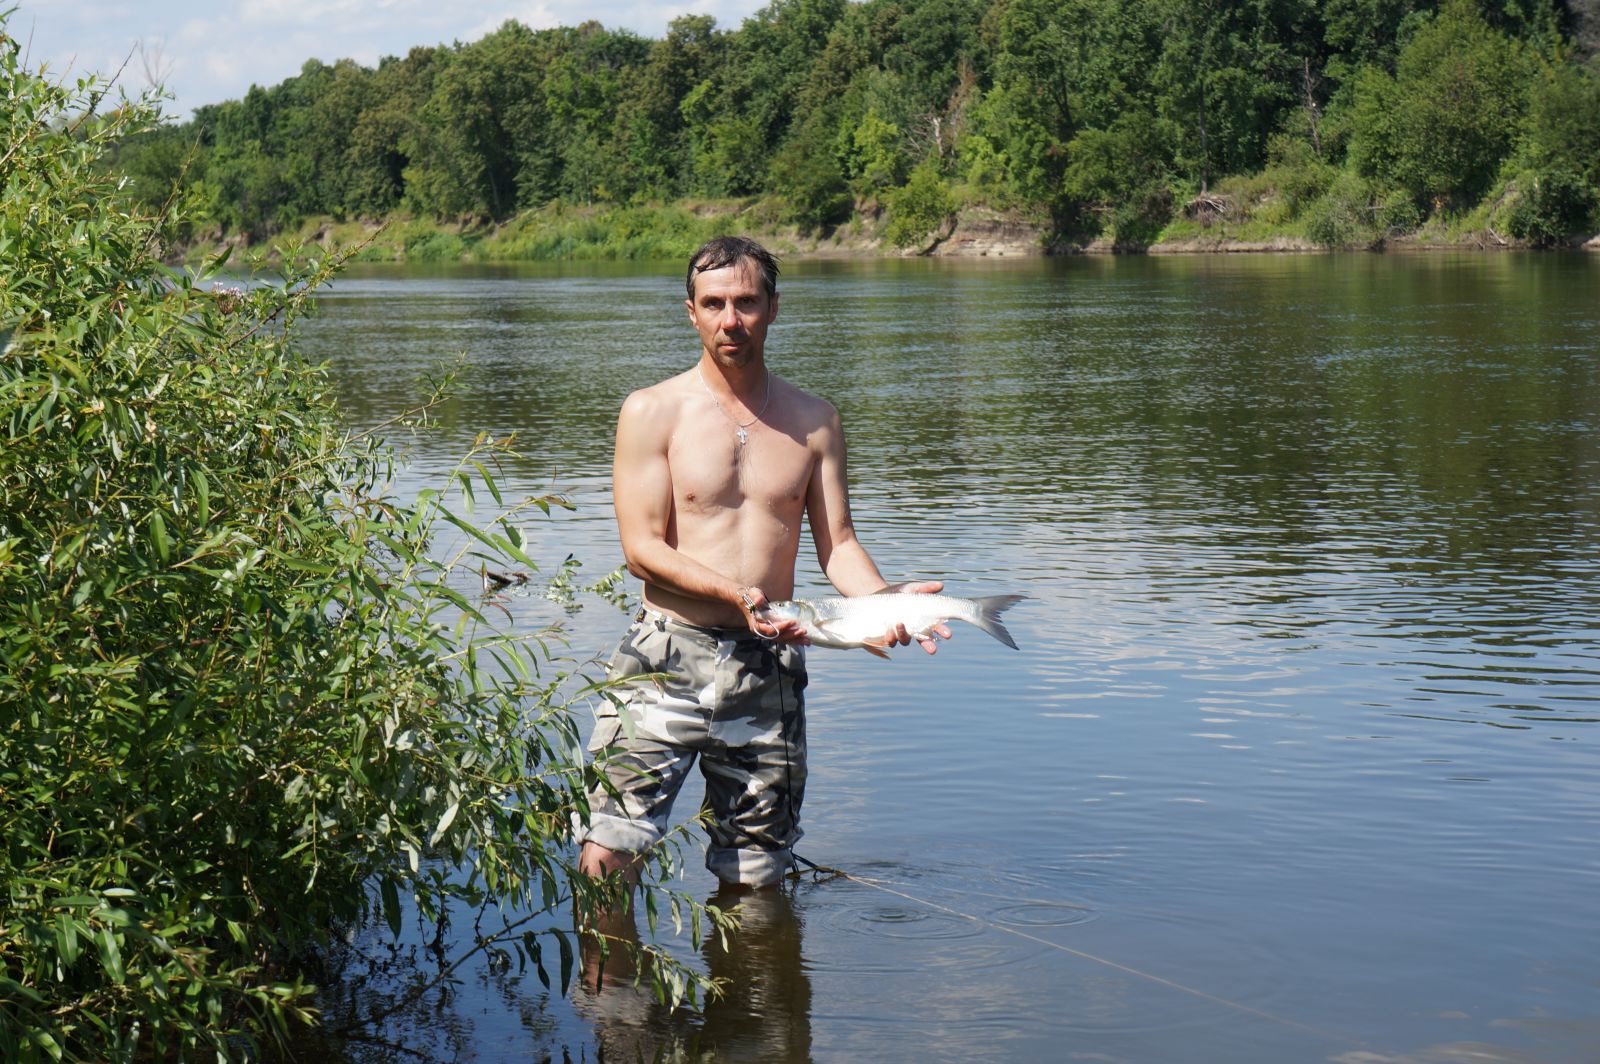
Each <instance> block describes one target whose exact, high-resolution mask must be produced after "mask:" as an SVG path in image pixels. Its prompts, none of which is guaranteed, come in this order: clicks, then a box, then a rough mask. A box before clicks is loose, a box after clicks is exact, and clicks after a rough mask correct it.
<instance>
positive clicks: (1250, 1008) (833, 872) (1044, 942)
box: [789, 854, 1360, 1045]
mask: <svg viewBox="0 0 1600 1064" xmlns="http://www.w3.org/2000/svg"><path fill="white" fill-rule="evenodd" d="M793 856H794V859H795V860H796V861H798V862H799V863H800V864H803V865H805V866H806V868H808V869H810V870H811V872H813V873H815V874H818V875H825V876H828V877H830V878H833V879H848V880H849V881H850V882H852V883H860V884H861V885H862V886H867V887H871V888H873V889H874V890H881V891H883V892H884V893H885V894H893V895H894V896H895V897H897V898H904V899H905V900H906V901H909V902H914V903H915V904H917V905H925V906H927V907H928V908H930V909H934V910H937V911H938V912H942V913H947V914H949V915H950V916H957V917H960V918H961V919H963V920H969V921H971V922H972V923H975V924H977V925H978V926H980V927H986V928H989V929H990V930H992V931H1000V932H1003V933H1004V934H1008V935H1014V936H1016V937H1017V938H1020V939H1024V940H1026V941H1028V942H1032V943H1034V944H1036V945H1040V946H1046V947H1048V948H1050V949H1053V950H1057V951H1059V952H1061V953H1066V954H1070V955H1071V956H1074V957H1077V958H1079V959H1081V960H1086V961H1093V962H1094V963H1095V964H1100V965H1104V966H1105V967H1107V968H1112V969H1115V970H1116V971H1119V972H1124V973H1126V974H1128V975H1132V976H1137V977H1138V978H1140V979H1144V980H1146V981H1148V982H1151V983H1155V984H1157V985H1159V986H1164V987H1167V988H1168V989H1170V990H1176V991H1179V992H1180V993H1184V994H1188V995H1189V996H1191V997H1196V998H1199V999H1200V1000H1201V1001H1208V1002H1210V1003H1211V1004H1213V1005H1221V1006H1223V1007H1224V1008H1229V1009H1233V1010H1235V1011H1237V1012H1243V1013H1247V1014H1248V1015H1251V1016H1255V1017H1258V1018H1260V1019H1263V1020H1270V1021H1272V1022H1273V1023H1276V1024H1281V1025H1282V1026H1284V1027H1292V1028H1295V1029H1296V1030H1301V1031H1307V1032H1309V1033H1311V1034H1314V1035H1317V1036H1318V1037H1319V1038H1325V1039H1327V1040H1328V1041H1330V1042H1338V1043H1340V1044H1343V1045H1348V1044H1349V1043H1350V1039H1348V1038H1345V1037H1344V1036H1342V1035H1337V1034H1334V1033H1333V1032H1332V1031H1325V1030H1323V1029H1322V1028H1320V1027H1313V1026H1312V1025H1311V1024H1309V1023H1301V1022H1300V1021H1299V1020H1292V1019H1290V1018H1289V1017H1287V1016H1279V1015H1278V1014H1277V1013H1273V1012H1268V1011H1267V1010H1266V1009H1261V1008H1257V1007H1256V1006H1254V1005H1246V1004H1245V1003H1244V1002H1242V1001H1234V1000H1232V999H1231V998H1225V997H1219V996H1218V995H1216V994H1209V993H1207V992H1206V991H1204V990H1200V989H1197V988H1195V987H1192V986H1187V985H1185V984H1183V983H1180V982H1178V981H1176V980H1174V979H1168V978H1166V977H1165V976H1161V975H1156V974H1155V973H1154V972H1146V971H1143V970H1141V969H1139V968H1135V967H1133V966H1131V965H1127V964H1123V963H1121V962H1120V961H1114V960H1111V959H1110V958H1108V957H1101V956H1097V955H1096V954H1093V953H1088V952H1085V951H1084V950H1081V949H1073V948H1072V947H1071V946H1063V945H1062V944H1061V943H1059V942H1052V941H1051V940H1050V939H1048V938H1041V937H1039V936H1038V935H1033V934H1029V933H1028V932H1026V931H1019V930H1017V929H1016V928H1014V927H1007V926H1006V925H1005V924H1001V923H996V922H995V921H993V920H985V919H984V918H983V917H981V916H974V915H973V914H972V913H964V912H962V911H961V910H959V909H952V908H950V907H949V906H948V905H940V904H939V903H938V902H936V901H929V900H928V899H927V898H918V897H915V896H913V895H911V894H907V893H905V892H904V891H901V890H896V889H895V888H894V887H892V886H890V885H889V883H888V882H886V881H884V880H881V879H872V878H869V877H866V876H858V875H854V874H853V873H850V872H846V871H844V870H843V869H839V868H829V867H828V866H827V865H819V864H817V863H816V862H815V861H808V860H806V859H805V858H804V857H801V856H800V855H799V854H793ZM805 874H806V873H805V872H803V871H800V870H799V869H796V870H795V871H793V872H790V873H789V875H790V876H803V875H805ZM1357 1044H1360V1043H1359V1042H1358V1043H1357Z"/></svg>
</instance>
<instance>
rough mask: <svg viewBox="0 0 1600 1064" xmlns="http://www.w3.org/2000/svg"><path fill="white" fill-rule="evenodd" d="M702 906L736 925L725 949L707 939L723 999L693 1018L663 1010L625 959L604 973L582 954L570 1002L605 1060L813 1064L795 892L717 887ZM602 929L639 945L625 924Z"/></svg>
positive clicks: (588, 953)
mask: <svg viewBox="0 0 1600 1064" xmlns="http://www.w3.org/2000/svg"><path fill="white" fill-rule="evenodd" d="M706 904H708V905H715V906H717V907H718V908H720V909H723V910H724V911H727V912H732V913H735V914H737V916H738V917H739V921H740V923H739V931H738V933H737V934H736V935H733V936H731V937H730V938H729V940H728V942H727V943H726V944H724V943H723V941H722V940H721V939H720V938H718V937H715V936H712V937H710V938H708V939H707V940H706V942H705V943H704V945H703V946H702V957H703V960H704V963H705V971H706V973H707V974H708V975H710V977H711V978H712V979H714V980H716V981H717V982H718V983H719V984H720V985H721V986H722V988H723V992H722V994H721V996H720V997H716V998H714V999H712V1000H709V1001H707V1002H706V1003H705V1005H704V1007H703V1008H702V1010H701V1011H700V1013H699V1014H698V1015H695V1014H691V1013H688V1012H685V1011H673V1010H671V1009H668V1008H666V1007H665V1006H663V1005H662V1004H661V1003H659V1002H658V1001H657V1000H656V998H655V996H654V995H653V994H652V993H651V992H650V989H649V986H648V981H640V980H637V979H636V976H637V972H636V971H635V970H634V968H633V967H632V965H631V964H629V963H628V962H627V961H626V959H625V958H623V957H622V956H621V952H622V951H613V952H612V954H611V957H610V958H609V959H607V960H606V961H605V963H604V964H603V965H602V963H601V961H600V958H599V956H598V951H597V950H594V949H593V948H588V949H586V950H585V953H584V958H583V962H584V963H583V979H582V980H581V981H580V983H579V985H578V986H577V987H576V988H575V989H574V991H573V1002H574V1008H575V1009H576V1010H577V1012H578V1014H579V1015H580V1016H583V1017H584V1018H585V1019H587V1020H589V1021H590V1022H591V1023H592V1024H593V1025H594V1037H595V1040H596V1042H597V1044H598V1046H599V1050H600V1053H601V1056H602V1059H609V1060H618V1061H631V1060H673V1059H682V1058H684V1057H688V1058H689V1059H707V1060H719V1061H721V1060H727V1061H774V1062H777V1061H809V1060H810V1059H811V981H810V977H809V976H808V975H807V970H806V964H805V957H804V951H803V926H802V922H801V918H800V914H799V912H798V911H797V910H796V908H795V904H794V897H793V892H792V890H791V889H789V888H779V889H773V890H761V891H749V890H739V889H737V888H730V887H723V888H721V889H719V890H718V892H717V893H716V894H713V895H712V896H711V897H709V898H707V899H706ZM607 930H608V932H609V933H611V934H620V935H621V936H622V937H624V938H631V939H632V940H634V941H637V939H638V932H637V928H636V927H635V926H634V924H633V919H632V917H631V916H630V917H624V918H622V919H621V922H620V923H618V924H617V925H616V926H612V927H609V928H607Z"/></svg>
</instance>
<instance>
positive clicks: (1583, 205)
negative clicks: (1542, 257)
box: [1506, 170, 1600, 244]
mask: <svg viewBox="0 0 1600 1064" xmlns="http://www.w3.org/2000/svg"><path fill="white" fill-rule="evenodd" d="M1519 184H1520V185H1521V186H1522V190H1521V195H1520V196H1518V198H1517V201H1516V203H1515V204H1514V205H1513V206H1512V208H1511V213H1510V217H1509V218H1507V220H1506V228H1507V229H1509V230H1510V231H1511V235H1512V236H1514V237H1517V238H1518V239H1520V240H1531V241H1532V242H1534V243H1535V244H1559V243H1563V242H1565V241H1568V240H1570V239H1571V238H1573V237H1574V236H1579V235H1586V234H1588V233H1591V232H1593V230H1594V222H1595V214H1596V209H1597V207H1600V196H1597V195H1596V191H1595V188H1594V186H1593V185H1591V184H1589V182H1588V181H1587V180H1585V179H1584V177H1583V176H1582V175H1581V174H1575V173H1571V172H1568V171H1562V170H1545V171H1541V172H1536V173H1532V174H1528V175H1526V176H1525V177H1524V178H1523V179H1522V180H1521V181H1519Z"/></svg>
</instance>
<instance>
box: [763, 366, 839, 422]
mask: <svg viewBox="0 0 1600 1064" xmlns="http://www.w3.org/2000/svg"><path fill="white" fill-rule="evenodd" d="M773 381H774V383H775V384H776V385H777V386H778V387H779V388H781V389H782V393H781V399H782V401H783V404H784V405H785V406H787V407H788V408H789V409H791V410H793V411H794V412H795V414H796V416H797V417H798V418H799V420H800V421H802V422H803V423H805V424H806V425H808V426H812V427H816V428H825V427H827V426H829V425H833V424H836V423H837V422H838V420H839V412H838V411H837V410H835V409H834V408H833V404H832V403H830V402H828V401H827V400H826V399H824V398H822V397H821V396H820V395H812V394H811V393H810V392H808V391H806V390H805V389H804V388H801V387H800V386H798V385H796V384H791V383H790V382H789V381H786V380H784V379H783V378H782V377H779V376H777V375H776V374H774V376H773Z"/></svg>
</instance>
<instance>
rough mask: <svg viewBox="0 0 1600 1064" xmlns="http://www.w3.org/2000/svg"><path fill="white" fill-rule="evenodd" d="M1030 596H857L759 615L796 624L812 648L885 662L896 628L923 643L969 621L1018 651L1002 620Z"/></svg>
mask: <svg viewBox="0 0 1600 1064" xmlns="http://www.w3.org/2000/svg"><path fill="white" fill-rule="evenodd" d="M1025 598H1027V596H1026V595H989V596H986V597H984V598H959V597H957V596H955V595H916V594H903V593H890V594H885V593H883V592H880V593H878V594H876V595H856V596H854V597H851V598H838V597H833V598H821V599H788V600H785V601H783V602H769V603H767V605H766V606H765V607H764V608H762V609H761V610H760V611H759V613H760V616H761V617H763V618H764V619H770V620H777V621H782V620H788V621H794V622H795V623H797V624H799V625H800V626H801V627H802V628H804V629H805V630H806V636H807V637H808V638H809V639H810V640H811V643H812V645H814V646H819V647H835V648H838V649H841V650H845V649H849V648H852V647H860V648H861V649H863V650H865V651H866V652H867V653H869V654H875V655H877V656H878V657H880V658H887V657H888V656H889V655H888V654H886V653H885V652H884V649H883V648H884V647H886V646H888V645H889V644H888V641H887V640H885V639H884V637H883V633H885V632H887V631H888V630H889V629H891V628H893V627H894V626H895V625H896V624H903V625H905V626H906V631H908V632H910V633H911V636H912V638H913V639H922V638H924V637H926V636H927V635H928V634H929V633H931V632H932V631H933V627H934V625H936V624H942V623H943V622H945V621H966V622H967V623H968V624H974V625H977V626H978V627H979V628H982V629H983V630H984V631H985V632H988V633H989V634H990V635H992V636H994V637H995V638H996V639H998V640H1000V642H1002V643H1004V644H1005V645H1006V646H1008V647H1010V648H1011V649H1012V650H1016V649H1017V641H1016V640H1015V639H1013V638H1011V633H1010V632H1008V631H1006V626H1005V625H1004V624H1001V623H1000V615H1001V614H1002V613H1004V612H1005V611H1006V610H1008V609H1010V608H1011V607H1012V606H1015V605H1016V604H1017V603H1019V602H1021V601H1022V600H1023V599H1025Z"/></svg>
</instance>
